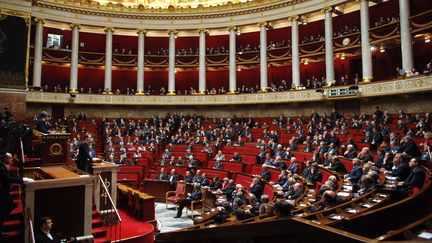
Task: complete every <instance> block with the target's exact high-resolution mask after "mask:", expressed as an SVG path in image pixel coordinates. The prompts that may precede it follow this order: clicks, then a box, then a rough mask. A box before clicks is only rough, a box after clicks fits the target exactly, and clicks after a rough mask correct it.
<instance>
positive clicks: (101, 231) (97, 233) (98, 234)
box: [92, 227, 107, 238]
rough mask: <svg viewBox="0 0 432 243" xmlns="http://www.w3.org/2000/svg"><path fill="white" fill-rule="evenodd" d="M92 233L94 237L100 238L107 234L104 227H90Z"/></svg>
mask: <svg viewBox="0 0 432 243" xmlns="http://www.w3.org/2000/svg"><path fill="white" fill-rule="evenodd" d="M92 235H93V237H94V238H102V237H106V236H107V230H106V229H105V228H104V227H99V228H95V229H92Z"/></svg>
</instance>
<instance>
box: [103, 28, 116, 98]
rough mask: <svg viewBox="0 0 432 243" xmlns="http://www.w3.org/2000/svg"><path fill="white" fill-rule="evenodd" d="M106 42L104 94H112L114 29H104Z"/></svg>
mask: <svg viewBox="0 0 432 243" xmlns="http://www.w3.org/2000/svg"><path fill="white" fill-rule="evenodd" d="M105 32H106V41H105V85H104V89H105V90H104V93H105V94H111V93H112V77H111V75H112V39H113V32H114V28H111V27H106V28H105Z"/></svg>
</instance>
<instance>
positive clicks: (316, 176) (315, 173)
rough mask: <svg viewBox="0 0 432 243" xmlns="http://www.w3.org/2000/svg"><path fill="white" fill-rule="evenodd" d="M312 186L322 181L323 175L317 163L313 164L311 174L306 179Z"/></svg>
mask: <svg viewBox="0 0 432 243" xmlns="http://www.w3.org/2000/svg"><path fill="white" fill-rule="evenodd" d="M305 178H306V179H307V180H308V181H310V182H311V183H312V184H314V185H315V184H316V183H317V182H321V181H322V173H321V172H320V171H319V166H318V164H317V163H313V164H312V166H311V169H310V173H309V174H308V175H307V177H305Z"/></svg>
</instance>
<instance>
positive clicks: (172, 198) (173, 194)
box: [165, 181, 186, 208]
mask: <svg viewBox="0 0 432 243" xmlns="http://www.w3.org/2000/svg"><path fill="white" fill-rule="evenodd" d="M185 191H186V184H185V183H184V182H181V181H179V182H178V183H177V187H176V190H175V191H168V192H167V193H166V195H165V203H166V207H167V208H168V203H177V202H178V201H180V200H182V199H183V198H185Z"/></svg>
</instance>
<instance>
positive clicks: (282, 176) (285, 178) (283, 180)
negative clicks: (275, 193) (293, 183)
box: [277, 170, 288, 186]
mask: <svg viewBox="0 0 432 243" xmlns="http://www.w3.org/2000/svg"><path fill="white" fill-rule="evenodd" d="M287 181H288V171H286V170H281V173H280V174H279V178H278V181H277V184H279V186H283V185H285V183H286V182H287Z"/></svg>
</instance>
